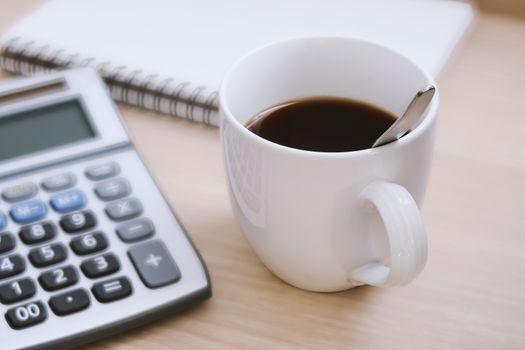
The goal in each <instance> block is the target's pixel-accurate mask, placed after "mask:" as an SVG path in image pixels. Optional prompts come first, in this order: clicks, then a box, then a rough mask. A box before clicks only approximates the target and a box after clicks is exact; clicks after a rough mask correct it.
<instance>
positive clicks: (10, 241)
mask: <svg viewBox="0 0 525 350" xmlns="http://www.w3.org/2000/svg"><path fill="white" fill-rule="evenodd" d="M14 247H15V239H14V238H13V235H12V234H10V233H8V232H2V233H0V254H3V253H7V252H8V251H10V250H13V248H14Z"/></svg>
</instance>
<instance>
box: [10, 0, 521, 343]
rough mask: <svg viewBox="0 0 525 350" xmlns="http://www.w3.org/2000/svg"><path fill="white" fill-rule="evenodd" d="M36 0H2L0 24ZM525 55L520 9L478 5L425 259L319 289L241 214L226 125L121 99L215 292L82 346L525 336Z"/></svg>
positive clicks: (445, 139)
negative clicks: (225, 155)
mask: <svg viewBox="0 0 525 350" xmlns="http://www.w3.org/2000/svg"><path fill="white" fill-rule="evenodd" d="M36 3H37V1H28V0H24V1H14V0H9V1H7V2H3V3H2V11H0V28H5V27H6V26H7V25H8V24H9V23H11V22H12V21H13V20H14V19H15V18H16V17H17V16H19V15H20V14H21V13H23V12H24V11H26V10H27V9H29V8H31V7H32V6H34V5H35V4H36ZM524 62H525V21H520V20H518V19H513V18H509V17H501V16H498V15H492V14H488V13H483V12H482V13H480V14H479V17H478V19H477V21H476V23H475V24H474V26H473V28H472V30H471V32H470V34H469V36H468V37H467V38H466V39H465V40H464V42H463V44H462V46H461V47H460V48H459V49H458V50H457V52H456V55H455V56H454V57H453V58H452V59H451V60H450V63H449V64H448V66H447V67H446V69H445V70H444V72H443V73H442V75H441V76H440V78H439V81H438V82H439V86H440V89H441V94H442V109H441V113H440V117H439V123H438V134H437V143H436V150H435V158H434V164H433V172H432V176H431V181H430V185H429V189H428V193H427V197H426V201H425V205H424V208H423V213H424V218H425V221H426V225H427V228H428V234H429V243H430V251H429V260H428V265H427V267H426V268H425V270H424V271H423V273H422V274H421V276H420V277H419V278H418V279H416V280H415V281H414V282H413V283H412V284H411V285H409V286H407V287H404V288H394V289H378V288H373V287H360V288H355V289H353V290H349V291H347V292H341V293H332V294H321V293H311V292H305V291H301V290H299V289H296V288H293V287H290V286H288V285H286V284H285V283H283V282H281V281H280V280H279V279H277V278H276V277H274V276H273V275H272V274H271V273H270V272H269V271H268V270H266V268H265V267H264V266H263V265H262V264H261V263H260V261H259V260H258V259H257V257H256V256H255V255H254V254H253V253H252V251H251V250H250V248H249V246H248V244H247V242H246V240H245V239H244V238H243V236H242V233H241V232H240V230H239V227H238V226H237V224H236V222H235V220H234V218H233V215H232V212H231V209H230V205H229V200H228V196H227V192H226V184H225V178H224V171H223V168H222V159H221V152H220V142H219V134H218V130H216V129H213V128H209V127H205V126H203V125H198V124H192V123H190V122H188V121H185V120H175V119H172V118H170V117H166V116H161V115H158V114H154V113H151V112H145V111H142V110H138V109H132V108H129V107H124V106H123V107H122V112H123V114H124V116H125V121H126V124H127V126H128V128H129V131H130V134H131V135H132V138H133V140H134V141H135V143H136V146H137V149H138V150H139V152H140V153H141V154H142V156H143V157H144V159H145V161H146V162H147V164H148V165H149V166H150V168H151V170H152V173H153V174H154V176H155V177H156V178H157V180H158V182H159V184H160V186H161V188H162V189H163V191H164V193H165V194H166V196H167V199H168V200H169V202H170V203H171V205H172V206H173V207H174V209H175V211H176V212H177V213H178V214H179V216H180V218H181V220H182V222H183V223H184V225H185V226H186V228H187V229H188V232H189V234H190V236H191V237H192V238H193V240H194V241H195V243H196V245H197V247H198V248H199V250H200V252H201V253H202V255H203V257H204V259H205V261H206V263H207V265H208V267H209V270H210V274H211V278H212V283H213V290H214V296H213V298H212V299H210V300H208V301H206V302H205V303H203V304H201V305H199V306H198V307H196V308H194V309H192V310H189V311H187V312H184V313H181V314H178V315H174V316H173V317H171V318H168V319H165V320H162V321H160V322H156V323H154V324H151V325H149V326H147V327H143V328H141V329H138V330H135V331H131V332H128V333H125V334H122V335H118V336H115V337H113V338H111V339H107V340H103V341H99V342H97V343H94V344H91V345H89V346H87V347H86V349H88V348H89V349H93V348H96V349H145V348H147V349H214V350H216V349H349V348H352V349H476V350H478V349H524V348H525V253H524V251H525V229H524V227H525V141H524V138H523V136H522V134H523V130H525V103H524V101H525V64H524ZM3 77H6V75H5V73H4V75H3Z"/></svg>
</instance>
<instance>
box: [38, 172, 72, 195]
mask: <svg viewBox="0 0 525 350" xmlns="http://www.w3.org/2000/svg"><path fill="white" fill-rule="evenodd" d="M75 182H76V178H75V175H73V174H72V173H63V174H58V175H54V176H50V177H46V178H45V179H44V180H42V188H43V189H44V190H46V191H48V192H54V191H60V190H65V189H66V188H69V187H73V185H74V184H75Z"/></svg>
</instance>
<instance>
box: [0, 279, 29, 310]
mask: <svg viewBox="0 0 525 350" xmlns="http://www.w3.org/2000/svg"><path fill="white" fill-rule="evenodd" d="M35 293H36V288H35V283H34V282H33V281H32V280H31V279H30V278H22V279H19V280H15V281H11V282H7V283H4V284H1V285H0V302H2V303H3V304H11V303H16V302H18V301H20V300H24V299H29V298H31V297H32V296H33V295H35Z"/></svg>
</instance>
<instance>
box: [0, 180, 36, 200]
mask: <svg viewBox="0 0 525 350" xmlns="http://www.w3.org/2000/svg"><path fill="white" fill-rule="evenodd" d="M36 192H37V187H36V185H35V184H34V183H32V182H25V183H22V184H19V185H15V186H12V187H9V188H7V189H5V190H4V192H2V197H3V198H4V199H5V200H6V201H8V202H16V201H21V200H24V199H29V198H31V197H33V196H34V195H35V194H36Z"/></svg>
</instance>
